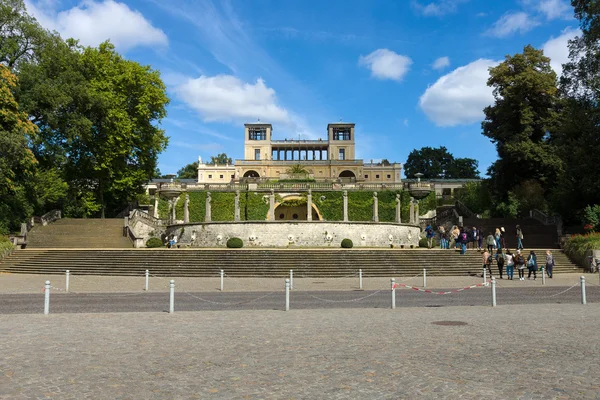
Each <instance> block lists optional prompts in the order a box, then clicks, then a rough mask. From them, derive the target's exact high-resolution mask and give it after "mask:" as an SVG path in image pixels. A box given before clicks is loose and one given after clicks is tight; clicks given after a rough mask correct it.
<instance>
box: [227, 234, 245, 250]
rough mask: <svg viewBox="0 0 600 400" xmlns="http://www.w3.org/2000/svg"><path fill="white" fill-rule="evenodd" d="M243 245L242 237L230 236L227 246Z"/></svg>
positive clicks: (236, 247)
mask: <svg viewBox="0 0 600 400" xmlns="http://www.w3.org/2000/svg"><path fill="white" fill-rule="evenodd" d="M243 246H244V242H243V241H242V239H240V238H237V237H232V238H229V240H228V241H227V247H228V248H230V249H240V248H242V247H243Z"/></svg>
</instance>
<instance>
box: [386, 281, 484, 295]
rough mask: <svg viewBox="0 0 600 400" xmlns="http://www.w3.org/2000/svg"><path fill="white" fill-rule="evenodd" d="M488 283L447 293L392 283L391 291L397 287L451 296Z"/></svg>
mask: <svg viewBox="0 0 600 400" xmlns="http://www.w3.org/2000/svg"><path fill="white" fill-rule="evenodd" d="M490 282H491V280H489V281H487V282H486V283H478V284H476V285H471V286H467V287H464V288H460V289H454V290H449V291H447V292H436V291H435V290H429V289H422V288H420V287H416V286H410V285H405V284H404V283H394V287H393V289H396V288H397V287H403V288H407V289H412V290H417V291H419V292H424V293H431V294H452V293H458V292H462V291H463V290H467V289H472V288H475V287H481V286H487V284H488V283H490Z"/></svg>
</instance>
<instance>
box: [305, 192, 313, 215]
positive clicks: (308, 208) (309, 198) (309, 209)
mask: <svg viewBox="0 0 600 400" xmlns="http://www.w3.org/2000/svg"><path fill="white" fill-rule="evenodd" d="M306 220H307V221H312V190H310V189H308V194H307V195H306Z"/></svg>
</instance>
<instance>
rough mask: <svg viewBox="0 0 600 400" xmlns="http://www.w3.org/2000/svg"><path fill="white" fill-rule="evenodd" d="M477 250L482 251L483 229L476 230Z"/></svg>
mask: <svg viewBox="0 0 600 400" xmlns="http://www.w3.org/2000/svg"><path fill="white" fill-rule="evenodd" d="M477 248H478V249H479V251H481V250H483V229H482V228H481V227H479V228H478V229H477Z"/></svg>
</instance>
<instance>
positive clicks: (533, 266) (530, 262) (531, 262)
mask: <svg viewBox="0 0 600 400" xmlns="http://www.w3.org/2000/svg"><path fill="white" fill-rule="evenodd" d="M527 269H528V270H529V274H528V275H527V279H531V273H532V272H533V280H534V281H535V279H536V278H537V270H538V265H537V256H536V255H535V251H533V250H531V251H530V252H529V257H527Z"/></svg>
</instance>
